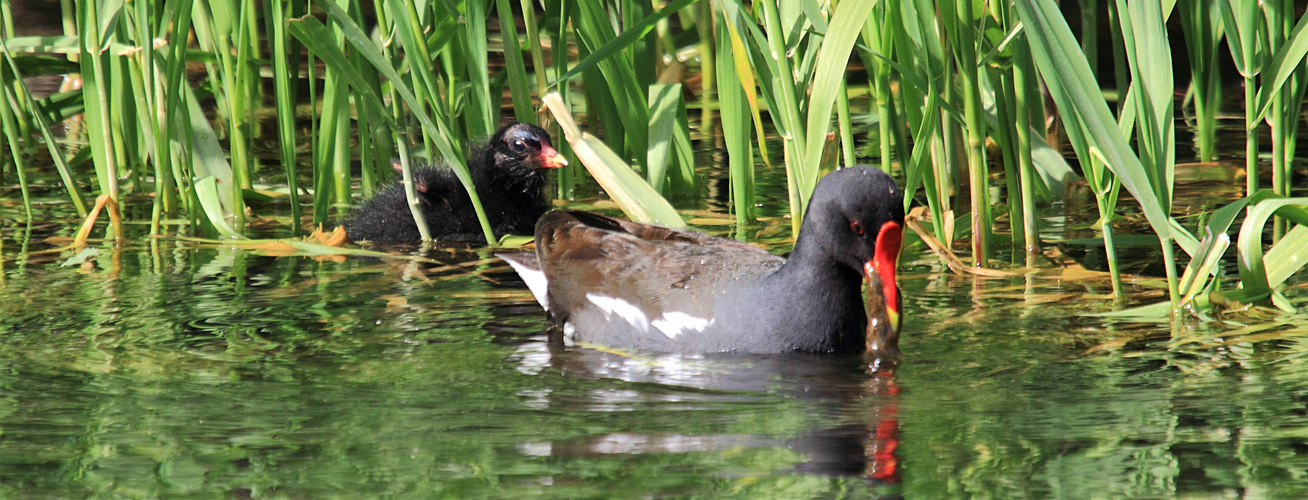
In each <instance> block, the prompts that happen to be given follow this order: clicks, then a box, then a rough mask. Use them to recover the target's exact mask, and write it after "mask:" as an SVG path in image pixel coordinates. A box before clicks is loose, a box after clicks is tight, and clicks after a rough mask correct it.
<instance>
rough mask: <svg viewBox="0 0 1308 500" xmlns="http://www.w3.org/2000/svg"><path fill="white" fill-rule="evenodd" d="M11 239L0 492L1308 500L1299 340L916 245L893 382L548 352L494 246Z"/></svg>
mask: <svg viewBox="0 0 1308 500" xmlns="http://www.w3.org/2000/svg"><path fill="white" fill-rule="evenodd" d="M2 209H3V210H5V211H11V210H17V207H14V206H12V205H10V206H5V207H3V208H2ZM55 218H56V219H58V216H57V214H56V217H55ZM6 220H11V221H12V220H13V218H10V217H8V215H7V214H6ZM777 224H784V221H777ZM21 229H22V228H21V227H15V226H12V225H8V226H3V227H2V228H0V237H3V240H4V242H5V246H4V247H3V249H0V251H3V257H4V261H3V269H0V280H2V281H0V497H22V498H42V497H44V498H64V497H85V496H127V497H144V496H192V495H199V496H209V495H213V494H217V495H219V496H237V497H258V498H269V497H271V498H320V497H367V496H378V495H393V496H405V497H423V498H425V497H456V498H465V497H498V498H504V497H514V498H516V497H522V496H542V497H555V498H584V497H644V496H656V497H666V496H700V497H744V498H759V497H776V498H809V497H847V498H864V497H869V496H904V497H908V498H948V497H961V496H982V497H998V498H1010V497H1062V498H1077V497H1128V496H1130V497H1141V496H1143V497H1156V496H1173V495H1184V496H1190V497H1197V498H1212V497H1231V496H1251V497H1272V498H1293V497H1302V496H1303V495H1305V494H1308V491H1305V490H1308V486H1305V485H1306V484H1308V482H1305V480H1304V478H1305V477H1308V476H1306V474H1308V458H1305V457H1308V411H1306V410H1305V404H1304V402H1305V400H1306V399H1308V383H1306V382H1308V369H1305V366H1306V365H1305V354H1308V342H1305V339H1308V337H1306V336H1305V335H1303V334H1304V333H1305V332H1308V321H1305V320H1303V319H1302V318H1300V317H1282V316H1268V317H1266V318H1264V322H1263V323H1260V324H1264V327H1263V329H1258V328H1251V329H1247V330H1238V329H1233V328H1232V327H1230V326H1220V327H1219V326H1209V325H1206V324H1200V323H1193V322H1191V323H1185V324H1183V325H1181V326H1180V327H1178V328H1177V329H1175V331H1173V330H1171V329H1169V328H1168V327H1167V326H1166V325H1158V324H1147V323H1129V322H1121V321H1110V320H1107V319H1103V318H1097V317H1090V316H1086V315H1085V313H1087V312H1091V311H1103V310H1110V309H1112V308H1113V303H1112V301H1111V299H1109V298H1108V297H1107V296H1106V292H1107V290H1108V285H1107V283H1106V282H1103V281H1098V280H1074V279H1062V280H1059V279H1053V278H1046V277H1032V278H1025V277H1017V278H1009V279H992V280H985V281H975V280H973V279H972V278H970V277H968V278H962V277H956V276H952V275H949V274H947V273H945V272H942V270H941V269H940V267H939V264H938V263H937V261H936V260H935V258H934V257H931V256H930V255H928V254H926V253H925V252H924V251H923V250H922V249H921V248H920V247H910V248H908V249H906V251H905V255H904V265H903V266H902V272H901V276H902V277H901V280H902V283H901V285H902V286H903V289H904V297H905V303H904V309H905V316H906V323H905V326H904V331H905V336H904V339H903V341H902V347H903V351H904V352H905V357H904V361H903V364H902V365H901V367H900V369H899V371H898V372H897V373H896V374H895V376H894V377H893V378H889V379H887V378H878V377H873V376H871V375H869V374H868V373H867V370H866V368H865V365H864V364H863V360H862V359H861V358H859V357H858V356H845V357H829V356H658V355H648V354H646V355H635V356H622V355H618V354H614V353H606V352H601V351H596V350H588V349H576V348H563V347H560V346H557V345H554V344H552V343H551V342H550V341H549V339H548V338H547V337H546V336H545V335H544V334H543V333H542V330H541V325H542V320H543V316H542V314H541V312H540V310H539V308H538V306H536V305H535V303H534V302H533V301H532V299H531V296H530V294H529V293H528V292H527V290H526V289H525V287H524V286H523V285H522V284H521V283H520V282H519V281H518V280H517V279H516V277H515V276H514V275H513V274H512V273H511V271H510V270H509V269H508V267H507V266H505V265H503V264H501V263H498V262H496V261H494V260H493V259H491V258H490V255H488V254H487V253H485V252H476V251H468V250H442V251H437V252H434V253H432V254H431V256H432V257H434V258H437V259H439V260H441V261H442V262H444V263H447V264H449V263H463V264H467V265H466V266H465V267H462V268H460V269H458V270H454V271H448V270H447V271H439V272H432V271H431V270H433V269H436V266H435V265H432V264H419V263H412V262H406V261H391V260H387V261H382V260H378V259H370V258H356V257H352V258H348V259H344V260H339V261H338V260H332V259H323V260H314V259H311V258H307V257H265V256H260V255H258V254H257V253H256V252H253V251H249V250H239V249H235V248H231V247H226V246H215V245H205V244H198V243H188V242H184V241H179V240H175V239H162V240H159V241H157V242H155V243H153V244H150V243H148V242H147V241H146V240H145V239H144V238H139V237H138V238H135V239H133V243H132V244H131V245H129V246H128V247H127V248H125V249H123V250H121V251H118V252H115V251H112V250H110V247H109V246H108V245H105V244H101V245H98V248H99V249H100V252H99V254H98V255H96V256H95V257H93V258H92V259H90V260H89V261H88V262H86V263H83V264H78V265H71V266H68V267H60V263H61V262H63V261H64V259H66V258H67V257H68V256H69V254H64V255H61V256H55V255H33V256H30V257H29V258H27V259H22V258H20V257H19V255H18V252H19V250H20V248H19V247H18V246H17V245H16V244H15V243H14V242H15V241H19V240H21V238H22V235H23V232H22V231H21ZM139 229H140V228H137V230H139ZM764 229H766V228H764ZM50 230H51V231H55V232H59V231H64V230H65V229H62V228H59V227H58V226H52V228H51V229H50ZM764 232H766V231H764ZM38 233H40V231H38ZM44 236H45V235H43V234H36V235H35V237H36V239H38V240H39V239H40V238H41V237H44ZM47 247H49V245H42V244H40V243H31V244H29V248H28V249H29V250H39V249H42V248H47ZM778 250H784V248H779V249H778ZM1131 292H1132V293H1133V294H1134V295H1135V296H1143V295H1147V294H1149V293H1153V294H1155V296H1157V295H1156V293H1157V292H1156V291H1155V292H1151V291H1150V288H1149V287H1148V285H1147V284H1145V285H1139V286H1138V287H1137V288H1135V289H1133V290H1131ZM1146 301H1147V300H1146ZM1238 318H1244V319H1246V320H1247V319H1249V316H1248V315H1245V316H1239V317H1238ZM1238 318H1237V319H1238ZM1269 320H1270V321H1273V323H1270V324H1266V323H1265V321H1269ZM1269 326H1270V328H1268V327H1269Z"/></svg>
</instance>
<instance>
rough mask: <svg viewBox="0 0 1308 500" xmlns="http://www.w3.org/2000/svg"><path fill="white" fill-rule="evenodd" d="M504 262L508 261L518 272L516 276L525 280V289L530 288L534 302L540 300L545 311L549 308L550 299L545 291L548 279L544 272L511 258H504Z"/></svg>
mask: <svg viewBox="0 0 1308 500" xmlns="http://www.w3.org/2000/svg"><path fill="white" fill-rule="evenodd" d="M501 259H503V257H501ZM504 262H508V263H509V265H510V266H513V270H514V271H517V272H518V276H521V277H522V281H525V282H527V289H529V290H531V294H532V295H533V296H535V297H536V302H540V306H541V307H544V308H545V310H546V311H548V310H550V299H549V296H548V294H547V293H546V291H547V290H549V279H547V278H546V277H545V272H544V271H541V270H540V269H531V268H529V267H527V266H524V265H522V264H519V263H518V262H516V261H514V260H513V259H504Z"/></svg>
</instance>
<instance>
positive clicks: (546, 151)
mask: <svg viewBox="0 0 1308 500" xmlns="http://www.w3.org/2000/svg"><path fill="white" fill-rule="evenodd" d="M540 157H541V159H542V160H545V161H544V162H543V163H544V166H545V168H559V167H566V166H568V160H567V159H565V158H563V155H561V154H559V152H558V151H556V150H554V147H553V146H550V145H548V144H542V145H541V149H540Z"/></svg>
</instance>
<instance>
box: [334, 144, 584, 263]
mask: <svg viewBox="0 0 1308 500" xmlns="http://www.w3.org/2000/svg"><path fill="white" fill-rule="evenodd" d="M567 164H568V162H567V161H565V160H564V159H563V157H562V156H560V155H559V154H558V152H557V151H555V150H554V147H553V146H552V145H551V144H550V139H549V135H548V134H547V133H546V132H545V131H544V130H542V129H541V128H540V127H536V126H534V125H530V124H526V123H514V124H512V125H509V126H507V127H504V128H502V129H500V130H499V131H498V132H495V135H493V136H491V138H490V140H489V141H487V143H486V145H485V146H483V147H481V148H478V149H477V150H475V151H473V154H472V156H471V157H470V158H469V160H468V171H469V175H471V176H472V184H473V186H474V187H476V189H477V196H478V197H480V199H481V206H482V208H483V209H484V210H485V211H486V217H487V219H488V220H489V221H490V224H491V229H492V230H493V231H494V232H495V235H496V236H503V235H505V234H530V233H531V230H532V227H533V226H534V225H535V224H536V220H537V219H539V218H540V216H541V215H542V214H544V213H545V212H546V211H547V210H549V207H550V204H549V200H547V199H546V198H545V193H544V188H545V184H546V177H545V169H547V168H557V167H561V166H564V165H567ZM396 168H397V169H398V168H399V166H398V165H396ZM413 179H414V188H415V189H416V190H417V191H418V199H419V202H420V203H421V207H422V215H423V216H424V217H425V218H426V219H427V228H428V229H429V232H430V234H431V237H432V239H434V240H437V241H466V242H478V241H484V238H485V236H483V234H482V231H481V225H480V224H479V223H478V222H477V212H476V211H475V210H473V208H472V201H471V200H470V199H469V198H468V193H467V191H466V190H465V189H464V188H463V184H462V183H460V182H459V179H458V178H457V177H455V176H454V171H452V170H450V169H448V168H444V167H422V168H418V169H415V170H414V171H413ZM345 234H346V236H349V238H350V240H352V241H364V240H367V241H372V242H374V243H383V244H390V243H417V242H418V241H419V240H420V239H421V238H420V236H419V233H418V226H417V225H416V224H414V223H413V214H412V212H410V210H409V203H408V200H407V199H406V198H405V197H404V186H403V185H401V184H399V183H397V184H396V185H394V186H391V187H389V188H387V189H386V190H385V191H382V192H381V193H378V194H377V195H376V196H374V197H372V199H370V200H368V201H367V202H366V203H364V204H363V206H361V207H359V210H358V211H357V212H355V213H354V216H353V217H351V218H350V220H349V221H348V222H346V223H345Z"/></svg>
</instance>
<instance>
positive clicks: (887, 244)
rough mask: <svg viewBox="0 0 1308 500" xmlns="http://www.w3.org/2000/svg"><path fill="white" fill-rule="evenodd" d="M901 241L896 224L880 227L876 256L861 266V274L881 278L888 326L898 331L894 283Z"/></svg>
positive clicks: (900, 234) (900, 230)
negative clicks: (874, 275) (874, 274)
mask: <svg viewBox="0 0 1308 500" xmlns="http://www.w3.org/2000/svg"><path fill="white" fill-rule="evenodd" d="M902 240H903V230H902V229H901V228H900V226H899V223H898V222H894V221H891V222H887V223H885V224H882V225H881V230H880V231H879V232H878V233H877V245H876V254H875V255H874V256H873V257H872V260H869V261H867V262H866V263H864V264H863V274H864V275H865V276H871V275H872V273H876V274H877V276H878V277H880V278H881V296H882V297H883V298H885V300H886V313H887V315H888V316H890V326H891V328H894V330H895V331H896V332H898V331H899V326H900V316H899V305H900V301H899V285H898V284H897V283H896V281H895V267H896V266H898V264H899V246H900V242H901V241H902Z"/></svg>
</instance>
